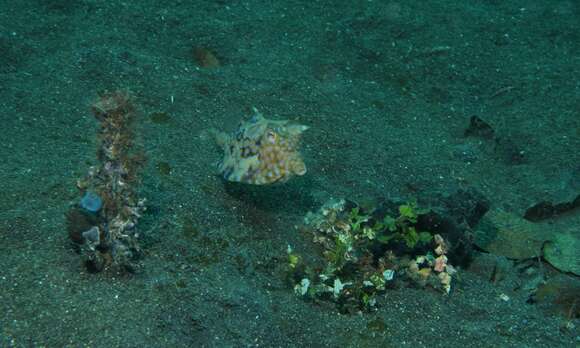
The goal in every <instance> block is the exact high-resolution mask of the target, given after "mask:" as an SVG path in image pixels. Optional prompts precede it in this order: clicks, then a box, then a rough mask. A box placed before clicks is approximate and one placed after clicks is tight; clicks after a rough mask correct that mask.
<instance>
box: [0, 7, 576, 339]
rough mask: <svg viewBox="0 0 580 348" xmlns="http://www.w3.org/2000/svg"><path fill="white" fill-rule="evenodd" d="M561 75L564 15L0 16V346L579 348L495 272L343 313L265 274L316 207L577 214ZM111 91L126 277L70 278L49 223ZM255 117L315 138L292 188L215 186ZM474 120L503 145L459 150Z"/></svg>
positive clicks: (521, 11)
mask: <svg viewBox="0 0 580 348" xmlns="http://www.w3.org/2000/svg"><path fill="white" fill-rule="evenodd" d="M193 47H204V48H207V49H209V50H211V51H212V52H214V53H215V55H216V56H217V58H218V59H219V62H220V66H219V67H217V68H201V67H199V66H198V64H197V62H196V60H195V59H194V58H193V56H192V49H193ZM579 77H580V5H579V4H578V2H576V1H540V0H526V1H513V0H511V1H494V0H489V1H451V0H449V1H399V2H397V1H386V0H385V1H378V0H374V1H367V0H365V1H297V0H288V1H273V2H270V1H227V0H222V1H96V0H92V1H81V0H51V1H41V0H36V1H18V2H17V1H1V2H0V118H1V126H0V139H1V142H0V156H1V158H0V159H1V160H0V195H1V196H0V347H81V346H83V347H84V346H87V347H254V346H255V347H258V346H259V347H404V346H413V347H422V346H425V347H426V346H429V347H469V346H474V345H477V346H478V347H574V346H577V345H578V344H580V338H579V337H580V336H579V335H580V333H579V331H578V327H579V325H580V323H579V322H578V320H577V319H574V318H572V319H570V318H565V317H564V316H563V315H562V314H561V313H558V312H557V311H554V310H552V309H551V308H550V305H549V304H544V305H541V304H530V303H527V300H528V298H529V293H527V292H525V291H521V290H518V289H521V287H520V286H518V282H519V279H518V276H519V275H518V274H516V273H515V271H514V273H513V274H508V275H506V276H505V278H504V280H503V281H499V282H495V283H492V282H490V281H489V274H486V273H485V272H482V271H478V270H477V269H469V268H468V269H462V270H461V271H460V272H461V277H460V280H458V281H457V282H455V283H454V285H453V286H454V289H453V291H452V293H451V294H450V295H449V296H443V295H442V294H440V293H438V292H436V291H432V290H429V289H416V288H400V289H396V290H391V291H389V292H387V294H386V295H385V296H384V297H383V298H381V300H380V301H379V307H378V310H377V311H375V312H371V313H362V314H353V315H342V314H339V313H338V312H337V310H336V309H335V308H334V306H333V305H332V304H328V305H324V304H323V305H316V304H313V303H310V302H307V301H303V300H302V299H300V298H298V297H297V296H296V295H295V294H294V293H293V290H292V289H291V288H290V287H289V285H288V284H287V283H286V282H285V277H284V274H283V272H284V267H285V263H286V261H285V257H286V248H287V245H288V244H291V245H292V246H293V247H294V248H295V249H296V250H298V251H301V252H308V251H309V250H312V247H311V241H310V240H309V239H308V238H306V237H305V236H304V235H301V234H300V233H298V232H297V230H296V229H295V225H297V224H300V223H301V221H302V219H303V217H304V216H305V214H306V213H307V212H308V211H313V210H316V209H317V208H318V207H319V206H320V205H321V204H323V203H324V202H325V201H326V200H327V199H328V198H329V197H346V198H350V199H353V200H365V199H369V198H373V199H374V198H380V197H386V198H396V199H409V198H412V197H417V196H422V197H431V196H433V197H434V196H435V195H436V194H441V193H442V194H445V193H446V192H453V191H454V190H457V189H458V188H473V189H476V190H478V191H479V192H481V193H482V194H483V195H485V196H486V197H487V198H488V199H489V200H490V202H491V205H492V206H496V207H502V208H504V209H507V210H509V211H511V212H514V213H516V214H518V215H522V214H523V213H524V211H525V210H526V208H528V207H529V206H531V205H532V204H534V203H536V202H538V201H540V200H542V199H545V198H546V196H548V198H549V197H552V196H550V195H567V194H570V193H572V194H574V193H575V194H578V191H580V184H579V185H576V182H575V181H574V180H573V179H574V178H575V177H576V178H577V175H579V165H580V151H579V150H580V140H579V138H580V84H579V81H580V79H579ZM117 88H121V89H127V90H130V91H131V92H132V93H133V95H134V96H135V100H136V102H137V104H138V105H139V122H138V124H137V130H136V132H137V134H138V139H137V142H138V143H139V145H140V146H142V147H143V148H144V149H145V151H146V153H147V157H148V162H147V165H146V168H145V169H144V170H143V174H142V178H143V183H142V186H141V187H140V191H139V193H140V195H141V196H142V197H145V198H146V199H147V200H148V204H149V210H148V213H147V214H146V216H144V217H143V219H142V225H141V228H142V231H143V239H142V246H143V248H144V250H145V255H144V257H143V259H142V260H141V267H140V269H139V272H137V274H135V275H131V276H123V275H119V274H112V273H106V272H105V273H100V274H89V273H87V271H86V270H85V268H84V266H83V265H82V263H81V261H80V257H79V255H78V254H76V253H75V252H74V250H73V248H71V245H70V244H71V242H70V241H69V239H68V236H67V232H66V227H65V219H64V213H65V212H66V211H67V209H68V207H69V206H70V204H71V202H74V201H75V200H78V192H77V189H76V187H75V182H76V180H77V179H78V178H79V177H82V176H83V175H84V174H85V173H86V171H87V169H88V167H89V166H90V165H92V164H95V161H96V160H95V151H96V146H97V139H96V136H95V134H96V131H97V122H96V121H95V119H94V118H93V117H92V116H91V114H90V111H89V105H90V103H91V102H92V101H93V100H94V99H95V96H96V95H97V92H98V91H101V90H105V89H117ZM252 106H256V107H258V108H259V109H260V110H261V111H262V112H263V113H264V114H265V115H267V116H268V117H271V118H276V119H291V120H295V121H299V122H300V123H303V124H307V125H309V126H310V127H311V128H310V130H308V131H307V132H306V133H305V135H304V139H303V154H304V157H305V161H306V163H307V166H308V173H307V175H306V176H304V177H299V178H294V179H293V180H291V181H289V182H288V183H286V184H285V185H279V186H274V187H245V186H241V187H240V186H239V185H225V184H224V182H223V180H221V179H220V178H219V177H218V176H216V175H214V164H215V162H216V161H217V160H219V158H220V154H219V150H218V149H217V148H216V147H215V145H214V144H213V143H212V142H211V140H209V139H208V137H207V136H204V130H207V129H209V128H218V129H226V130H231V129H233V128H234V127H235V124H236V123H237V122H238V121H239V120H240V119H241V118H243V117H244V116H246V115H247V114H248V110H250V108H251V107H252ZM155 112H164V113H167V114H168V115H169V117H170V119H169V121H168V122H164V123H159V122H153V121H152V119H151V117H150V115H151V114H152V113H155ZM474 115H475V116H478V117H480V118H482V119H484V120H485V121H486V122H488V123H489V124H490V125H491V126H492V127H493V128H494V129H495V131H496V134H499V135H501V136H502V138H503V139H509V141H507V143H504V144H500V146H498V145H497V144H495V145H494V144H490V143H489V142H488V141H485V140H482V139H471V138H465V137H463V133H464V130H465V128H466V127H467V125H468V123H469V118H470V117H471V116H474ZM166 164H168V165H169V167H170V168H171V172H170V174H167V172H166V169H167V166H166ZM160 168H162V169H165V171H164V170H159V169H160ZM555 199H557V198H555ZM573 221H578V220H573ZM477 256H478V259H476V260H479V261H477V262H479V264H480V265H481V264H485V262H486V261H485V260H488V259H490V258H491V259H493V258H494V257H495V256H494V255H490V254H484V253H482V254H478V255H477ZM482 260H483V261H482ZM484 268H485V267H484V266H482V267H479V268H478V269H479V270H481V269H484ZM501 294H506V295H507V296H509V300H507V301H504V300H501V299H500V295H501Z"/></svg>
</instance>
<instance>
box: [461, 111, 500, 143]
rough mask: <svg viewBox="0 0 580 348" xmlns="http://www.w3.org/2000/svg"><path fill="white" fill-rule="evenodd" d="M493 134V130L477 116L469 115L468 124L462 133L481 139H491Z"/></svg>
mask: <svg viewBox="0 0 580 348" xmlns="http://www.w3.org/2000/svg"><path fill="white" fill-rule="evenodd" d="M494 134H495V131H494V130H493V128H492V127H491V126H490V125H489V124H488V123H487V122H485V121H484V120H482V119H481V118H479V117H477V116H471V118H470V119H469V126H468V127H467V129H465V132H464V133H463V135H464V136H465V137H477V138H483V139H493V136H494Z"/></svg>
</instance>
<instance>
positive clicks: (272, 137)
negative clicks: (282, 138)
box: [266, 131, 276, 144]
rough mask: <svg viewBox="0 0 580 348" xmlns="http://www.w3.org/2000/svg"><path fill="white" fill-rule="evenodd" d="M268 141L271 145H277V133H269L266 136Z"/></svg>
mask: <svg viewBox="0 0 580 348" xmlns="http://www.w3.org/2000/svg"><path fill="white" fill-rule="evenodd" d="M266 139H268V142H269V143H270V144H275V143H276V133H274V132H272V131H268V133H267V134H266Z"/></svg>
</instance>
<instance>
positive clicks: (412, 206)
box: [288, 200, 455, 312]
mask: <svg viewBox="0 0 580 348" xmlns="http://www.w3.org/2000/svg"><path fill="white" fill-rule="evenodd" d="M426 213H427V210H424V209H420V208H419V207H418V206H417V204H416V203H415V202H409V203H404V204H400V205H398V207H397V209H396V212H395V211H392V209H391V210H387V209H382V208H381V207H375V209H363V208H362V207H361V206H360V205H358V204H356V203H353V202H349V201H346V200H331V201H329V202H327V203H326V204H325V205H324V206H323V207H322V208H321V209H320V210H319V211H318V212H317V213H309V214H308V215H307V216H306V218H305V224H304V226H303V227H302V230H303V231H304V232H305V233H306V234H307V235H310V236H312V238H313V241H314V243H316V244H317V245H319V246H320V248H321V254H320V256H321V260H320V262H319V263H317V264H307V263H306V262H305V261H304V258H302V257H301V256H300V255H298V254H297V253H296V252H294V250H293V249H292V248H291V247H289V248H288V265H289V267H288V268H289V271H290V279H291V281H292V283H293V286H294V290H295V292H296V293H297V294H298V295H300V296H302V297H304V298H307V299H310V300H313V301H320V300H330V301H332V302H335V303H336V304H337V305H338V306H339V309H340V310H341V311H343V312H352V311H356V310H361V309H363V310H370V309H372V308H374V307H375V306H376V303H377V298H378V296H379V295H381V294H382V293H384V292H385V291H387V289H388V288H390V287H394V286H397V283H413V284H418V285H420V286H427V285H431V286H433V287H434V288H437V289H441V290H442V291H443V292H445V293H448V292H449V290H450V284H451V275H452V274H453V273H454V272H455V270H454V269H453V267H452V266H451V265H449V264H448V263H447V257H446V256H445V253H446V252H447V249H448V247H447V244H446V242H445V240H444V239H443V238H442V237H441V236H440V235H438V234H434V233H431V232H428V231H419V228H418V227H417V226H418V219H419V217H420V216H421V215H422V214H426ZM397 280H398V281H400V282H397Z"/></svg>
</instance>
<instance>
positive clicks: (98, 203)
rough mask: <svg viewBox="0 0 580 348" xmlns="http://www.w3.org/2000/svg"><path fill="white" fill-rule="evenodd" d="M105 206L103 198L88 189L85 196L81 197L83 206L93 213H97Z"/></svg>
mask: <svg viewBox="0 0 580 348" xmlns="http://www.w3.org/2000/svg"><path fill="white" fill-rule="evenodd" d="M102 207H103V200H102V199H101V197H99V195H98V194H96V193H94V192H91V191H87V192H86V193H85V195H84V196H83V198H81V208H83V209H85V210H86V211H90V212H91V213H96V212H98V211H99V210H101V208H102Z"/></svg>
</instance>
